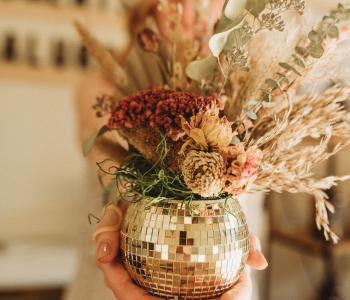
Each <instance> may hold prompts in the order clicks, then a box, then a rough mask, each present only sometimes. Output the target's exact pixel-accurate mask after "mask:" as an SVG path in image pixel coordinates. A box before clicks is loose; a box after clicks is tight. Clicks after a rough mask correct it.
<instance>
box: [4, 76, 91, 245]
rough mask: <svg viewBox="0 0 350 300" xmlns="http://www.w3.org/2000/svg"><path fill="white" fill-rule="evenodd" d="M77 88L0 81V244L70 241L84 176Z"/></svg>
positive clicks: (80, 199) (80, 198) (84, 168)
mask: <svg viewBox="0 0 350 300" xmlns="http://www.w3.org/2000/svg"><path fill="white" fill-rule="evenodd" d="M75 119H76V118H75V111H74V88H73V86H58V85H47V84H40V83H31V82H24V81H23V82H18V81H10V80H0V145H1V146H0V165H1V168H0V199H1V205H0V207H1V208H0V228H1V230H0V241H3V240H10V239H19V238H34V239H38V238H47V237H51V238H54V239H62V238H67V237H69V236H70V232H71V226H73V224H74V218H75V215H76V213H77V207H78V204H79V203H81V201H83V199H82V194H83V191H82V189H83V180H84V172H85V171H86V167H85V163H84V161H83V155H82V153H81V149H80V147H79V145H78V141H77V133H76V124H75Z"/></svg>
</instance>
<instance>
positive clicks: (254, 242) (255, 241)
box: [247, 232, 268, 270]
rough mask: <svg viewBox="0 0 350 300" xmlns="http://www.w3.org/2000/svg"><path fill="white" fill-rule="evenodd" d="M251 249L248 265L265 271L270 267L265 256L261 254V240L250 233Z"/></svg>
mask: <svg viewBox="0 0 350 300" xmlns="http://www.w3.org/2000/svg"><path fill="white" fill-rule="evenodd" d="M249 242H250V249H249V257H248V260H247V264H248V265H250V266H251V267H253V268H254V269H257V270H263V269H265V268H266V267H267V266H268V263H267V260H266V258H265V256H264V255H263V254H262V253H261V245H260V240H259V238H258V237H257V236H256V235H255V234H253V233H251V232H250V235H249Z"/></svg>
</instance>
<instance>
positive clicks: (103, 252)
mask: <svg viewBox="0 0 350 300" xmlns="http://www.w3.org/2000/svg"><path fill="white" fill-rule="evenodd" d="M111 252H112V245H111V242H110V241H103V242H102V243H101V245H100V248H99V249H98V260H100V259H101V258H103V257H105V256H107V255H109V254H110V253H111Z"/></svg>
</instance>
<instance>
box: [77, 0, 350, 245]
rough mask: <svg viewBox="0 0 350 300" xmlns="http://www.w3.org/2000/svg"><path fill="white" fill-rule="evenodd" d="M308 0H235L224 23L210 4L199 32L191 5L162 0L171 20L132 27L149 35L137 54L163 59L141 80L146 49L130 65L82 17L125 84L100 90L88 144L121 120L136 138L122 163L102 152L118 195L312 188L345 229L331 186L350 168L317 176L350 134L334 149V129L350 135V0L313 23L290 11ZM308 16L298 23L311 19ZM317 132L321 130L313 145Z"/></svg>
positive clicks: (320, 221)
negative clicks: (189, 29) (290, 18)
mask: <svg viewBox="0 0 350 300" xmlns="http://www.w3.org/2000/svg"><path fill="white" fill-rule="evenodd" d="M305 7H306V3H305V1H302V0H270V1H268V3H264V1H260V0H257V1H249V0H240V1H234V0H226V1H225V3H224V6H223V8H222V14H221V18H220V19H219V21H218V22H217V23H216V24H213V23H210V21H209V20H208V18H206V16H205V15H203V14H201V8H200V7H199V8H198V10H197V13H196V16H197V19H198V20H197V21H198V24H202V29H201V31H198V34H197V35H195V36H194V37H193V38H191V39H189V38H187V37H186V35H185V34H184V33H183V32H184V30H183V29H182V23H181V18H182V14H183V8H182V6H181V5H180V4H179V5H175V6H174V5H171V3H169V2H168V1H161V2H159V3H158V6H157V9H158V10H159V11H161V12H166V16H167V18H166V23H165V30H164V28H163V30H160V31H158V30H157V28H156V27H155V26H153V27H152V26H150V27H148V28H144V29H142V30H140V31H139V32H138V33H137V36H133V39H132V40H136V41H137V44H135V45H133V46H131V48H133V49H135V50H134V52H132V53H131V57H133V55H134V56H135V55H137V57H138V61H139V63H140V68H141V66H144V67H145V68H146V67H147V61H151V60H152V62H155V63H154V65H153V67H152V68H151V69H150V68H146V69H147V70H146V69H145V70H143V71H145V72H140V73H142V74H148V77H149V78H152V81H151V82H149V81H148V79H149V78H148V79H147V80H146V82H147V83H149V84H148V86H147V88H145V89H141V90H140V89H138V88H137V83H139V85H140V82H142V79H143V78H138V77H137V76H136V75H135V71H134V70H135V66H134V65H133V64H135V63H136V60H135V59H130V61H127V62H126V63H125V64H124V65H121V64H120V62H118V60H117V58H116V57H115V55H114V56H113V55H112V54H111V53H110V52H108V51H107V50H105V49H104V48H103V47H101V45H100V44H98V42H97V41H96V39H95V38H94V37H93V36H92V34H91V33H90V32H89V31H88V30H87V29H86V28H85V27H84V25H83V24H82V23H76V26H77V27H78V30H79V33H80V34H81V36H82V38H83V40H84V41H85V44H86V46H87V48H88V49H89V51H90V52H91V53H92V54H93V55H94V56H95V57H97V58H98V60H99V61H100V62H101V65H102V67H104V68H105V69H106V71H107V73H108V74H110V75H111V76H112V78H114V79H115V82H116V84H117V91H116V93H115V95H104V96H102V97H99V98H98V101H97V104H96V105H95V109H96V111H97V116H104V115H109V119H108V121H107V122H106V125H105V126H104V127H102V128H101V130H100V131H99V132H98V133H97V134H96V135H94V136H93V137H92V138H91V139H90V140H89V141H87V143H86V144H85V146H84V154H85V155H87V154H88V153H89V152H90V150H91V148H92V145H93V144H94V141H95V139H96V138H100V137H101V136H102V135H103V134H104V133H105V132H107V131H113V130H116V131H118V133H119V135H121V136H122V137H123V138H125V139H126V140H127V141H128V143H129V145H130V149H132V150H133V151H130V154H129V156H128V157H127V158H126V159H125V160H124V162H123V163H122V165H121V166H120V167H109V168H107V169H106V168H105V163H106V162H104V163H99V164H98V165H99V168H100V170H101V172H103V173H104V174H109V175H112V176H113V178H114V179H113V184H112V186H113V188H110V190H116V191H118V193H117V192H114V195H115V196H114V198H113V202H116V201H118V199H123V198H124V199H125V198H126V197H127V196H130V195H136V198H135V199H136V200H135V201H141V200H143V199H146V200H147V201H148V202H149V203H156V202H159V201H163V200H166V199H177V200H181V201H183V202H184V203H187V205H188V207H189V208H190V207H192V206H191V205H189V204H190V203H191V202H192V201H193V200H200V199H202V200H205V199H215V198H226V197H232V196H233V197H234V196H238V195H241V194H243V193H248V192H249V193H252V192H258V191H269V190H272V191H277V192H283V191H287V192H291V193H299V192H306V193H308V194H310V195H313V196H314V198H315V201H316V202H315V203H316V223H317V226H318V228H319V229H323V231H324V234H325V236H326V238H327V239H328V237H329V236H330V237H331V239H332V240H333V241H334V242H336V241H337V237H336V235H335V234H334V233H333V232H332V231H331V229H330V227H329V221H328V216H327V210H331V211H332V209H333V208H332V205H331V204H330V203H329V202H328V201H327V195H326V194H325V192H324V190H325V189H329V188H330V187H332V186H333V185H336V182H337V181H338V180H345V179H348V178H349V176H344V177H335V176H330V177H326V178H323V179H314V178H312V175H313V173H312V171H311V169H312V167H313V166H314V165H315V164H317V163H319V162H321V161H324V160H326V159H328V158H329V157H330V156H331V155H334V154H336V153H337V152H338V151H339V150H341V149H342V148H343V147H345V146H346V145H348V144H349V143H350V142H344V143H339V144H337V145H336V146H335V147H334V148H333V150H332V151H331V152H330V153H327V150H328V144H329V141H330V138H331V136H332V135H336V136H341V137H349V136H350V123H349V118H350V115H349V114H348V113H347V112H346V111H345V110H344V108H343V101H345V100H346V99H347V98H348V97H349V86H347V85H346V84H344V81H345V80H344V79H346V76H348V75H350V72H347V71H346V70H344V69H342V68H339V65H341V61H342V60H343V59H346V58H347V56H348V55H349V54H350V40H349V39H350V30H349V28H348V27H347V26H346V25H344V24H341V23H342V22H345V21H347V20H348V19H349V13H350V6H349V5H342V4H339V5H338V7H337V9H336V10H334V11H332V12H331V14H330V15H329V16H325V17H324V18H323V19H322V21H321V23H320V24H318V25H317V26H315V27H314V28H313V29H312V30H311V31H310V32H309V33H307V34H305V33H304V32H302V28H296V27H295V25H291V26H290V27H288V25H287V24H286V23H285V21H284V20H283V13H284V12H286V11H294V12H296V13H297V14H299V15H302V14H303V12H304V10H305ZM149 18H151V17H149ZM298 18H299V19H298V21H297V22H295V23H300V22H302V17H301V16H299V17H298ZM146 23H147V24H148V23H149V24H152V22H146ZM293 26H294V27H293ZM283 32H286V33H285V35H284V33H283ZM133 34H134V33H133ZM161 35H162V36H161ZM111 59H113V63H108V61H110V60H111ZM135 76H136V77H135ZM126 78H128V79H126ZM329 79H332V80H333V82H332V84H330V82H329ZM307 137H311V138H314V139H319V138H321V140H320V141H319V142H317V143H316V144H315V145H314V146H309V147H303V146H301V142H302V141H303V140H304V139H305V138H307ZM300 146H301V147H300ZM102 151H103V148H102ZM112 194H113V193H112ZM117 194H118V195H119V196H116V195H117ZM191 210H193V208H191Z"/></svg>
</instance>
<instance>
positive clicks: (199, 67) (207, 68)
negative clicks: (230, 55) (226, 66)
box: [186, 54, 217, 81]
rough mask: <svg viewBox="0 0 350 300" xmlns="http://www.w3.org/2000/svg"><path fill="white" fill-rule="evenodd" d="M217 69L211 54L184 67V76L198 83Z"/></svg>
mask: <svg viewBox="0 0 350 300" xmlns="http://www.w3.org/2000/svg"><path fill="white" fill-rule="evenodd" d="M216 67H217V61H216V58H215V57H214V56H213V54H209V55H208V56H206V57H204V58H202V59H199V60H195V61H192V62H190V63H189V64H188V65H187V67H186V74H187V76H188V77H189V78H191V79H194V80H197V81H200V80H202V79H203V78H206V77H208V76H209V75H210V74H211V73H212V72H213V71H214V70H215V68H216Z"/></svg>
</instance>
